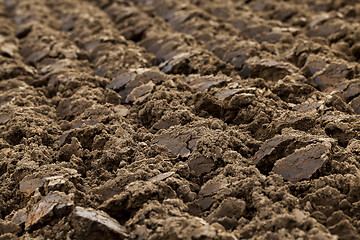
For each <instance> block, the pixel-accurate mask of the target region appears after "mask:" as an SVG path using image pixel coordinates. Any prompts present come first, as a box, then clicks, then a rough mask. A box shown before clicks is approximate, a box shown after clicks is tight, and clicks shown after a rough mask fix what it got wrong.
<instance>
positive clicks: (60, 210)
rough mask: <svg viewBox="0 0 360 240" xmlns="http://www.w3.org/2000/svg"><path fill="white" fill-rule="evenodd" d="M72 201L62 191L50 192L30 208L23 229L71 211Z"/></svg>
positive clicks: (33, 226) (28, 228)
mask: <svg viewBox="0 0 360 240" xmlns="http://www.w3.org/2000/svg"><path fill="white" fill-rule="evenodd" d="M73 204H74V202H73V201H72V200H70V197H69V196H68V195H66V194H65V193H62V192H57V191H56V192H52V193H50V194H48V195H46V196H45V197H44V198H43V199H41V200H40V201H39V202H38V203H37V204H35V206H33V207H32V208H31V210H30V211H29V214H28V216H27V219H26V222H25V229H26V230H30V229H33V228H35V227H36V226H38V225H42V224H44V223H45V222H46V221H48V220H51V219H52V218H53V217H54V216H62V215H64V214H65V213H68V212H70V211H71V208H72V206H73Z"/></svg>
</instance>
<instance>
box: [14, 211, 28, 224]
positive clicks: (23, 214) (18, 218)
mask: <svg viewBox="0 0 360 240" xmlns="http://www.w3.org/2000/svg"><path fill="white" fill-rule="evenodd" d="M27 216H28V214H27V210H26V208H22V209H20V210H18V211H17V212H16V213H15V214H14V216H13V217H12V218H11V221H12V222H13V223H15V224H17V225H19V226H21V225H23V224H25V222H26V219H27Z"/></svg>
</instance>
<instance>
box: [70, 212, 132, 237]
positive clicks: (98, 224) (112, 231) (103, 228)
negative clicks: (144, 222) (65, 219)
mask: <svg viewBox="0 0 360 240" xmlns="http://www.w3.org/2000/svg"><path fill="white" fill-rule="evenodd" d="M71 225H72V226H73V228H74V229H75V233H74V236H73V237H74V239H86V240H87V239H127V238H128V233H127V230H126V228H125V227H123V226H121V225H120V224H119V222H118V221H116V220H115V219H113V218H112V217H110V216H109V215H108V214H107V213H105V212H103V211H101V210H95V209H92V208H83V207H75V209H74V210H73V212H72V213H71Z"/></svg>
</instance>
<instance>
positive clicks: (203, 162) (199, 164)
mask: <svg viewBox="0 0 360 240" xmlns="http://www.w3.org/2000/svg"><path fill="white" fill-rule="evenodd" d="M188 165H189V168H190V170H191V171H193V172H194V175H195V176H197V177H200V176H201V175H203V174H205V173H208V172H210V171H211V170H212V169H213V168H214V167H215V164H214V162H213V160H211V159H209V158H206V157H204V156H199V157H195V158H194V159H192V160H190V161H189V164H188Z"/></svg>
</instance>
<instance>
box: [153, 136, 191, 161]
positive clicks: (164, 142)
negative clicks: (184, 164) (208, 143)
mask: <svg viewBox="0 0 360 240" xmlns="http://www.w3.org/2000/svg"><path fill="white" fill-rule="evenodd" d="M190 140H191V134H182V135H179V136H172V135H171V134H164V135H160V136H157V137H156V138H155V139H154V140H153V141H154V143H155V144H158V145H161V146H165V147H167V148H168V149H169V150H170V151H171V152H172V153H174V154H175V155H176V156H180V157H189V156H190V153H191V151H190V150H191V149H189V148H188V143H189V141H190Z"/></svg>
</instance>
